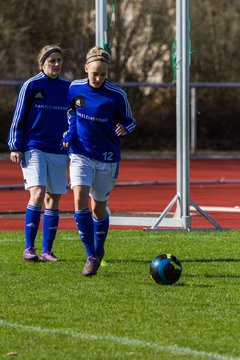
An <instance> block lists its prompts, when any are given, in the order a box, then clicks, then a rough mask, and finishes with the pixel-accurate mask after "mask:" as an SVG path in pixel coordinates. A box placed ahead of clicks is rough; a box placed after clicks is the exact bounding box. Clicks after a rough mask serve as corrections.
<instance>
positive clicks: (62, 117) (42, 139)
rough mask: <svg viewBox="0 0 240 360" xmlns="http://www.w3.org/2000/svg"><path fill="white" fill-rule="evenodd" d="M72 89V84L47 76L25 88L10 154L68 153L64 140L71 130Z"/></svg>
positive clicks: (17, 108) (17, 109)
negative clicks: (33, 152) (66, 132)
mask: <svg viewBox="0 0 240 360" xmlns="http://www.w3.org/2000/svg"><path fill="white" fill-rule="evenodd" d="M69 85H70V81H68V80H66V79H64V78H62V77H60V76H59V77H58V78H56V79H51V78H49V77H48V76H46V75H45V74H44V73H43V72H40V73H38V74H37V75H35V76H34V77H32V78H31V79H29V80H27V81H26V82H25V83H24V84H23V85H22V87H21V90H20V92H19V95H18V98H17V102H16V106H15V111H14V116H13V121H12V125H11V127H10V132H9V137H8V146H9V149H10V151H21V152H25V151H27V150H31V149H38V150H41V151H43V152H48V153H53V154H65V153H66V151H65V150H64V149H62V146H61V140H62V134H63V133H64V131H66V130H67V127H68V123H67V110H68V89H69Z"/></svg>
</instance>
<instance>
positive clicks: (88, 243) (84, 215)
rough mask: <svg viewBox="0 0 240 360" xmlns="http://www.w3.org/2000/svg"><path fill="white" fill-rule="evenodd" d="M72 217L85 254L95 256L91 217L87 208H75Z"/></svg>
mask: <svg viewBox="0 0 240 360" xmlns="http://www.w3.org/2000/svg"><path fill="white" fill-rule="evenodd" d="M74 219H75V222H76V224H77V228H78V233H79V235H80V239H81V240H82V242H83V245H84V247H85V250H86V253H87V256H94V257H96V252H95V248H94V235H93V219H92V215H91V212H90V210H89V209H84V210H76V211H75V213H74Z"/></svg>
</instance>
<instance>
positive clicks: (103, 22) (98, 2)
mask: <svg viewBox="0 0 240 360" xmlns="http://www.w3.org/2000/svg"><path fill="white" fill-rule="evenodd" d="M95 11H96V18H95V42H96V46H100V47H104V44H107V0H95Z"/></svg>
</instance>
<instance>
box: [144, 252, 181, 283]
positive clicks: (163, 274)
mask: <svg viewBox="0 0 240 360" xmlns="http://www.w3.org/2000/svg"><path fill="white" fill-rule="evenodd" d="M181 274H182V264H181V262H180V261H179V260H178V258H177V257H176V256H174V255H172V254H161V255H158V256H156V257H155V258H154V259H153V260H152V262H151V264H150V277H151V278H152V279H153V280H154V281H156V283H158V284H162V285H172V284H174V283H175V282H177V281H178V280H179V278H180V276H181Z"/></svg>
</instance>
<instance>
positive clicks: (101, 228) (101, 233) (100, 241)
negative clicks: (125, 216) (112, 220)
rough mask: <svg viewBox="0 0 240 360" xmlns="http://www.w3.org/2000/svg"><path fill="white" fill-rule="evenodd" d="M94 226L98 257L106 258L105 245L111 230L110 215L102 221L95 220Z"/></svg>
mask: <svg viewBox="0 0 240 360" xmlns="http://www.w3.org/2000/svg"><path fill="white" fill-rule="evenodd" d="M93 225H94V241H95V251H96V254H97V256H99V257H103V256H104V244H105V240H106V238H107V234H108V228H109V214H108V213H107V214H106V216H104V218H102V219H100V220H96V219H93Z"/></svg>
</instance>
